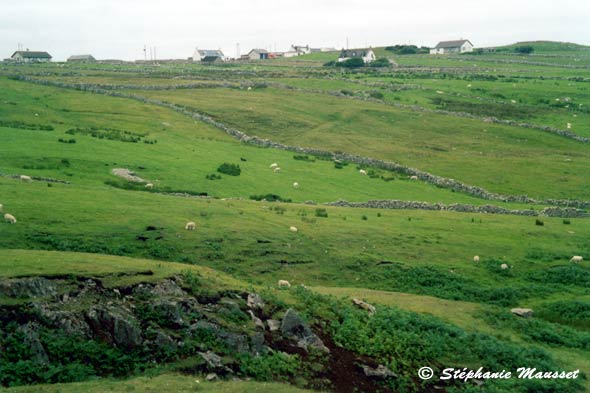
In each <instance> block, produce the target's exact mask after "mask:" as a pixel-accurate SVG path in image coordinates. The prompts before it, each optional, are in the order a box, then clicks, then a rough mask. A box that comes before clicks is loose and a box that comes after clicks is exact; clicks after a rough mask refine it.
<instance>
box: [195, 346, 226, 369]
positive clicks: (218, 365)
mask: <svg viewBox="0 0 590 393" xmlns="http://www.w3.org/2000/svg"><path fill="white" fill-rule="evenodd" d="M199 355H201V358H203V360H204V361H205V363H206V364H207V367H208V368H209V369H210V370H222V369H224V368H225V367H224V365H223V361H222V359H221V356H219V355H217V354H215V353H214V352H212V351H207V352H199Z"/></svg>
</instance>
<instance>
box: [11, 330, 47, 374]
mask: <svg viewBox="0 0 590 393" xmlns="http://www.w3.org/2000/svg"><path fill="white" fill-rule="evenodd" d="M17 331H18V332H20V333H22V334H23V336H24V339H23V344H24V345H25V346H26V347H27V348H28V349H29V351H30V353H31V357H32V359H33V361H35V362H36V363H39V364H48V363H49V357H48V356H47V352H45V348H44V347H43V344H42V343H41V340H40V339H39V325H37V324H36V323H32V322H29V323H27V324H26V325H21V326H19V327H18V329H17Z"/></svg>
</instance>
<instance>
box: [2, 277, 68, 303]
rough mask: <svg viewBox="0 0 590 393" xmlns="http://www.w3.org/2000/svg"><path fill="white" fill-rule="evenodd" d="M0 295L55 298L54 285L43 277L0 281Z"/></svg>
mask: <svg viewBox="0 0 590 393" xmlns="http://www.w3.org/2000/svg"><path fill="white" fill-rule="evenodd" d="M0 294H2V295H4V296H8V297H14V298H36V297H46V296H55V295H56V294H57V290H56V287H55V285H54V284H53V283H52V282H51V281H50V280H48V279H46V278H43V277H33V278H18V279H8V280H2V281H0Z"/></svg>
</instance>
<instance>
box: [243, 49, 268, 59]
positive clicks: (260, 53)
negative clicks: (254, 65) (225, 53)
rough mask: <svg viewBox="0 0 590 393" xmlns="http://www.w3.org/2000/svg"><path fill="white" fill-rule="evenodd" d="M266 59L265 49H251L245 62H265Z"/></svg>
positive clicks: (266, 52)
mask: <svg viewBox="0 0 590 393" xmlns="http://www.w3.org/2000/svg"><path fill="white" fill-rule="evenodd" d="M265 59H268V51H267V50H266V49H252V50H251V51H250V52H248V54H247V55H246V60H265Z"/></svg>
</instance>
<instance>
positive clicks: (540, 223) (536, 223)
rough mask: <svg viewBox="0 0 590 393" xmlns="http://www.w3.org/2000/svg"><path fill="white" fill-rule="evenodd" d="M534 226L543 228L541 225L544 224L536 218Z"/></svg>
mask: <svg viewBox="0 0 590 393" xmlns="http://www.w3.org/2000/svg"><path fill="white" fill-rule="evenodd" d="M535 225H538V226H543V225H545V223H544V222H543V220H539V219H538V218H537V219H535Z"/></svg>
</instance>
